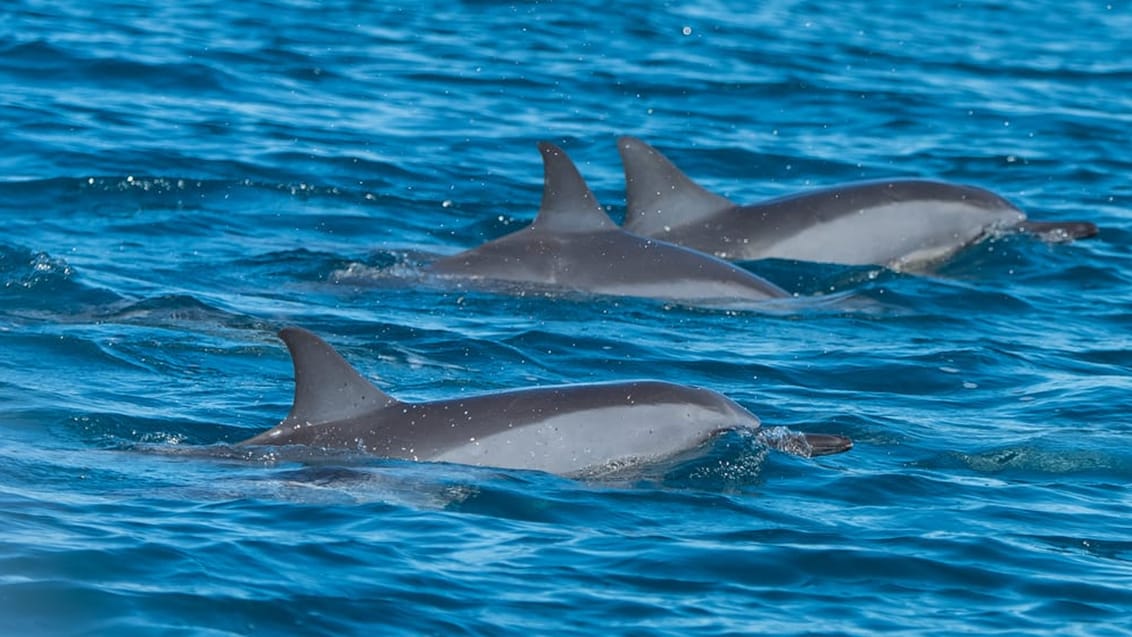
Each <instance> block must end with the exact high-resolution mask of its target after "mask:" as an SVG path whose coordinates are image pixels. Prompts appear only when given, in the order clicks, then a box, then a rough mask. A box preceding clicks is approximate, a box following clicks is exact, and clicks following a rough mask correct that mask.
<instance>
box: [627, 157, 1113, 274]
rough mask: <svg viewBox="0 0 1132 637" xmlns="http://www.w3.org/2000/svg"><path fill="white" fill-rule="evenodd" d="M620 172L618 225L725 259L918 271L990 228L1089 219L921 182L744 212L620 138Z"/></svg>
mask: <svg viewBox="0 0 1132 637" xmlns="http://www.w3.org/2000/svg"><path fill="white" fill-rule="evenodd" d="M617 149H618V151H619V152H620V153H621V161H622V164H623V165H624V167H625V190H626V199H627V210H626V213H625V223H624V224H623V225H624V228H625V229H626V230H628V231H629V232H633V233H636V234H640V235H643V236H648V237H656V238H658V239H663V240H665V241H671V242H673V243H677V244H680V245H685V246H688V247H691V248H695V249H697V250H703V251H704V252H708V253H711V254H714V255H716V256H718V257H721V258H724V259H731V260H737V261H742V260H754V259H767V258H779V259H793V260H798V261H820V262H825V263H842V264H846V265H869V264H875V265H885V266H889V267H892V268H894V269H916V268H918V267H923V266H925V265H929V264H932V263H935V262H938V261H942V260H943V259H946V258H948V257H950V256H951V255H952V254H954V253H955V252H957V251H959V250H960V249H961V248H963V247H965V246H968V245H970V244H972V243H975V242H977V241H979V240H981V239H983V238H984V237H987V236H990V235H992V234H994V233H996V232H1002V231H1007V230H1016V231H1022V232H1028V233H1031V234H1038V235H1042V236H1043V237H1045V238H1047V239H1049V240H1053V241H1066V240H1070V239H1079V238H1084V237H1091V236H1093V235H1095V234H1097V227H1096V226H1095V225H1093V224H1092V223H1089V222H1085V221H1079V222H1072V221H1070V222H1036V221H1027V220H1026V215H1025V213H1023V212H1022V211H1021V210H1019V209H1018V208H1016V207H1014V206H1013V205H1011V204H1010V203H1009V202H1007V201H1006V200H1005V199H1003V198H1002V197H999V196H998V195H996V194H994V193H992V192H990V191H988V190H984V189H982V188H975V187H972V186H961V185H956V184H948V183H943V182H938V181H926V180H919V179H889V180H882V181H867V182H856V183H850V184H845V185H841V186H833V187H829V188H824V189H820V190H814V191H811V192H804V193H799V194H794V195H787V196H784V197H778V198H775V199H770V200H768V201H764V202H761V203H757V204H751V205H746V206H740V205H737V204H735V203H734V202H732V201H730V200H728V199H726V198H724V197H721V196H719V195H717V194H714V193H712V192H709V191H707V190H705V189H704V188H702V187H700V186H699V185H697V184H696V183H694V182H693V181H692V180H691V179H689V178H688V176H687V175H685V174H684V173H683V172H682V171H681V170H680V169H679V168H677V167H676V166H675V165H674V164H673V163H672V162H671V161H669V160H668V158H666V157H665V156H664V155H662V154H661V153H660V152H659V151H657V150H656V149H655V148H653V147H652V146H649V145H648V144H646V143H645V142H643V141H641V140H639V139H636V138H635V137H629V136H625V137H622V138H620V139H619V140H618V143H617Z"/></svg>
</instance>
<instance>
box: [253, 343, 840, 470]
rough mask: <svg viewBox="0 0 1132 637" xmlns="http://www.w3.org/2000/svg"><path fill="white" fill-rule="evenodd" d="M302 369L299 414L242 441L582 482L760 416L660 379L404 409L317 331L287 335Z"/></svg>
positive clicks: (815, 445)
mask: <svg viewBox="0 0 1132 637" xmlns="http://www.w3.org/2000/svg"><path fill="white" fill-rule="evenodd" d="M279 337H280V338H282V339H283V342H284V343H286V344H287V348H288V349H289V350H290V352H291V358H292V362H293V363H294V366H295V399H294V404H293V405H292V407H291V412H290V413H289V414H288V415H287V417H286V418H285V419H284V420H283V421H282V422H281V423H279V425H278V426H276V427H275V428H273V429H270V430H269V431H266V432H264V433H262V434H260V435H258V436H255V437H254V438H251V439H249V440H245V441H244V442H241V443H239V444H241V445H295V444H298V445H311V446H315V447H323V448H336V449H357V450H361V451H365V452H368V453H373V454H376V455H379V456H385V457H390V458H402V459H409V460H423V461H438V462H456V463H462V464H471V465H483V466H494V467H502V468H513V469H536V470H540V471H547V472H551V473H559V474H574V473H578V472H581V471H583V470H585V469H588V468H599V467H602V466H605V465H608V464H609V463H613V462H624V461H647V460H654V459H661V458H664V457H667V456H671V455H674V454H676V453H678V452H681V451H685V450H688V449H693V448H695V447H697V446H699V445H701V444H703V443H704V442H706V441H707V440H708V439H709V438H710V437H711V436H712V435H714V434H716V433H718V432H720V431H724V430H732V429H752V430H753V429H757V428H758V427H759V419H758V418H757V417H756V416H755V415H754V414H752V413H751V412H749V411H747V410H746V409H744V408H743V407H741V406H740V405H739V404H737V403H735V402H734V401H732V400H731V399H729V398H727V397H725V396H723V395H721V394H718V393H716V392H713V391H710V390H707V389H699V388H693V387H685V386H682V385H674V384H671V383H662V382H656V381H639V382H621V383H605V384H591V385H564V386H557V387H540V388H532V389H519V390H514V391H506V392H501V393H495V394H484V395H478V396H468V397H464V398H454V399H450V400H437V401H431V402H423V403H408V402H402V401H399V400H397V399H396V398H393V397H392V396H390V395H388V394H386V393H385V392H383V391H381V390H380V389H378V388H377V387H374V386H373V385H372V384H371V383H370V382H369V381H367V380H366V379H364V378H362V377H361V375H360V374H358V372H357V371H356V370H355V369H354V368H353V367H351V366H350V364H349V363H347V362H346V361H345V359H343V358H342V357H341V356H340V355H339V354H338V352H336V351H334V349H333V348H332V347H331V346H330V345H328V344H327V343H326V342H325V341H323V340H322V339H320V338H319V337H318V336H315V335H314V334H312V333H311V332H308V331H306V330H303V329H300V328H296V327H289V328H285V329H283V330H282V331H281V332H279ZM802 435H803V436H804V437H805V441H806V442H807V443H808V446H809V448H810V451H809V455H825V454H831V453H838V452H841V451H846V450H848V449H849V448H850V447H852V446H853V443H852V442H851V441H850V440H849V439H848V438H844V437H841V436H834V435H826V434H802Z"/></svg>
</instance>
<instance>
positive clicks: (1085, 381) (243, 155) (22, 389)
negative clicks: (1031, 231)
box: [0, 0, 1132, 636]
mask: <svg viewBox="0 0 1132 637" xmlns="http://www.w3.org/2000/svg"><path fill="white" fill-rule="evenodd" d="M0 17H2V18H3V19H2V21H0V24H2V25H3V26H2V27H0V33H2V34H3V35H2V37H0V89H2V90H0V113H2V114H3V126H0V148H3V149H4V152H3V153H0V219H2V223H3V231H2V233H0V282H2V286H0V521H2V532H0V634H4V635H130V634H139V635H142V634H144V635H154V634H166V635H209V636H219V635H246V634H336V635H352V634H359V635H360V634H366V635H372V634H381V635H398V634H400V635H424V634H435V635H504V634H539V635H593V634H603V635H741V634H782V635H802V634H806V635H814V634H822V635H871V634H877V633H890V634H901V635H939V634H955V633H975V634H984V635H987V634H996V635H1008V634H1009V635H1017V634H1057V635H1071V634H1076V635H1122V634H1132V620H1130V619H1129V618H1130V617H1132V522H1130V521H1129V520H1130V519H1132V515H1130V514H1132V495H1130V491H1129V489H1128V484H1129V482H1130V481H1132V449H1130V446H1129V442H1128V441H1129V440H1130V439H1132V420H1130V417H1129V414H1130V413H1132V253H1130V251H1129V247H1128V246H1129V245H1130V243H1132V213H1130V212H1129V208H1130V202H1132V185H1130V182H1129V179H1128V175H1129V174H1130V173H1132V143H1130V141H1132V138H1130V135H1129V130H1130V129H1132V90H1129V89H1130V88H1132V38H1129V37H1128V34H1129V33H1132V6H1129V5H1128V4H1127V3H1105V2H1086V1H1071V2H1053V1H1052V0H1035V1H1032V2H1018V1H1014V0H974V1H964V2H958V3H936V4H923V3H921V4H916V3H908V2H897V1H894V0H881V1H880V2H864V1H860V0H844V1H842V2H836V3H834V2H819V1H816V0H796V1H795V0H769V1H767V2H763V3H759V4H757V5H752V4H747V3H741V2H728V1H718V0H717V1H712V0H704V1H695V2H684V3H679V2H669V3H652V2H637V1H636V0H628V1H627V2H622V3H618V4H615V5H608V4H605V3H599V2H593V1H591V0H579V1H575V2H514V3H508V2H487V1H483V0H465V1H463V2H457V1H440V0H422V1H419V2H414V3H368V2H356V1H347V0H331V1H327V2H312V1H306V0H291V1H278V2H266V1H249V2H240V3H230V2H214V1H209V0H196V1H193V2H186V3H169V4H166V3H145V2H139V1H138V0H86V1H84V2H78V1H76V0H59V1H54V2H44V1H41V0H12V1H11V2H7V3H5V4H4V5H3V7H2V8H0ZM625 134H628V135H634V136H637V137H640V138H642V139H644V140H645V141H647V142H649V143H650V144H653V145H655V146H656V147H657V148H659V149H661V150H662V151H663V152H664V153H665V154H666V155H667V156H668V157H670V158H671V159H672V160H673V161H674V162H675V163H677V164H678V165H679V166H680V167H681V168H683V169H684V170H685V171H686V172H687V173H688V174H689V175H690V176H692V177H693V178H694V179H696V180H697V181H698V182H699V183H700V184H701V185H703V186H704V187H706V188H708V189H709V190H712V191H713V192H718V193H720V194H723V195H725V196H727V197H729V198H731V199H733V200H735V201H739V202H744V203H749V202H755V201H759V200H762V199H766V198H770V197H774V196H779V195H785V194H789V193H794V192H800V191H804V190H807V189H812V188H817V187H824V186H831V185H836V184H839V183H843V182H848V181H856V180H863V179H878V178H888V177H915V178H930V179H941V180H947V181H952V182H957V183H964V184H971V185H976V186H979V187H982V188H987V189H990V190H992V191H994V192H996V193H998V194H1000V195H1002V196H1003V197H1005V198H1007V199H1008V200H1010V201H1011V202H1013V203H1014V204H1016V205H1018V206H1019V207H1020V208H1022V209H1024V210H1026V211H1027V212H1028V214H1029V215H1030V217H1031V218H1033V219H1037V220H1049V221H1054V220H1061V221H1064V220H1078V219H1082V220H1088V221H1092V222H1094V223H1096V224H1097V225H1098V226H1099V227H1100V234H1099V236H1097V237H1096V238H1093V239H1088V240H1082V241H1078V242H1074V243H1061V244H1053V243H1047V242H1043V241H1040V240H1036V239H1034V238H1031V237H1025V236H1005V237H1001V238H996V239H993V240H989V241H986V242H983V243H980V244H978V245H976V246H973V247H970V248H968V249H966V250H964V251H963V252H961V253H960V254H958V255H956V256H955V257H954V258H953V259H951V260H950V261H948V262H947V263H945V264H943V265H940V266H939V267H936V268H933V269H932V270H930V271H929V272H927V273H923V274H911V273H900V272H894V271H891V270H888V269H886V268H883V267H879V266H853V267H847V266H837V265H829V264H816V263H803V262H794V261H786V260H767V261H756V262H747V263H742V264H741V265H742V267H744V268H746V269H748V270H750V271H752V272H755V273H757V274H759V275H761V276H763V277H765V278H767V279H769V280H771V281H773V282H775V283H776V284H778V285H780V286H782V287H783V288H785V289H787V290H788V291H790V292H791V293H793V294H795V295H796V296H797V298H793V299H789V300H788V301H787V302H786V303H785V305H784V306H783V307H777V308H776V310H775V311H773V312H762V311H758V310H749V311H748V310H734V309H713V308H698V307H688V306H685V305H681V304H675V303H670V302H665V301H655V300H650V299H632V298H618V297H607V296H585V295H565V296H554V295H549V296H548V295H545V294H528V295H505V294H500V293H498V292H493V291H490V290H479V291H477V290H456V289H451V288H444V287H438V286H433V285H428V284H427V281H424V280H423V279H422V278H421V277H420V276H417V275H416V274H414V273H418V271H419V267H418V264H419V263H420V262H421V261H422V259H426V258H427V257H428V255H436V254H453V253H455V252H458V251H460V250H463V249H466V248H469V247H473V246H475V245H478V244H480V243H482V242H484V241H487V240H490V239H493V238H495V237H498V236H501V235H503V234H505V233H507V232H510V231H512V230H515V229H518V228H521V227H523V226H524V225H525V224H527V223H529V222H530V221H531V220H532V219H533V218H534V214H535V212H536V211H537V210H538V207H539V201H540V197H541V194H542V167H541V163H540V159H539V154H538V152H537V150H536V147H535V144H536V142H538V141H539V140H549V141H551V142H553V143H555V144H558V145H560V146H562V147H563V148H564V149H565V150H566V152H568V153H569V154H570V156H571V157H573V158H574V160H575V161H576V162H577V164H578V167H579V170H580V172H581V173H582V174H583V175H584V177H585V178H586V180H587V182H588V183H589V185H590V187H591V188H592V189H593V191H594V193H595V195H596V196H597V198H598V199H599V200H600V201H601V202H602V203H603V204H604V205H605V207H606V208H607V209H608V211H609V212H610V214H611V215H612V216H613V217H614V218H617V219H620V217H621V216H623V215H624V211H625V198H624V177H623V174H622V171H621V164H620V161H619V159H618V156H617V149H616V141H615V140H616V139H617V137H618V136H619V135H625ZM287 325H297V326H301V327H304V328H307V329H309V330H312V331H314V332H315V333H317V334H319V335H321V336H322V337H324V338H325V339H326V340H327V341H329V342H330V343H331V344H332V345H334V347H336V348H337V349H338V350H339V351H340V352H341V353H342V355H343V356H344V357H345V358H346V359H347V360H349V361H350V362H351V363H352V364H353V365H355V366H356V367H357V368H358V370H359V371H360V372H361V373H362V374H363V375H365V376H366V377H367V378H371V379H374V381H375V382H376V383H377V384H378V385H380V386H381V387H382V388H384V389H385V390H387V391H389V392H390V393H392V394H393V395H395V396H397V397H399V398H402V399H405V400H430V399H439V398H448V397H453V396H458V395H465V394H473V393H480V392H492V391H502V390H506V389H512V388H517V387H526V386H534V385H552V384H561V383H582V382H606V381H618V380H630V379H645V378H647V379H655V380H663V381H669V382H676V383H683V384H688V385H696V386H702V387H708V388H711V389H714V390H717V391H719V392H721V393H723V394H726V395H727V396H729V397H731V398H733V399H734V400H736V401H737V402H739V403H741V404H742V405H744V406H745V407H747V408H748V409H750V410H751V411H752V412H754V413H756V414H758V416H759V417H760V418H761V419H762V421H763V424H764V426H765V427H783V428H786V429H788V430H790V431H815V432H822V433H834V434H843V435H846V436H849V437H851V438H852V439H853V440H854V443H855V446H854V448H853V449H852V450H850V451H849V452H847V453H844V454H840V455H835V456H826V457H820V458H804V457H799V456H793V455H789V454H784V453H780V452H777V451H774V450H770V449H767V448H766V447H765V446H764V445H762V444H761V443H760V442H759V441H758V440H757V439H755V438H753V437H751V436H744V435H740V434H738V433H736V434H729V435H725V436H723V437H721V438H720V439H719V440H716V441H715V442H714V443H713V444H712V445H710V447H709V448H707V449H704V450H703V453H701V454H700V455H698V456H696V457H693V458H681V459H679V460H673V461H670V462H666V463H658V464H655V465H650V466H648V467H642V468H640V469H639V470H637V471H634V472H629V473H627V474H620V475H617V476H615V477H606V478H600V479H574V478H570V477H562V476H555V475H549V474H544V473H539V472H534V471H520V470H504V469H494V468H474V467H467V466H461V465H455V464H439V463H432V464H430V463H414V462H410V461H400V460H389V459H381V458H371V457H359V456H358V455H356V454H355V455H349V454H347V455H342V454H318V453H312V454H310V455H309V456H308V457H297V458H292V457H276V456H271V455H264V456H255V457H248V456H245V455H241V454H238V453H223V450H225V449H229V447H227V445H228V444H230V443H234V442H237V441H240V440H243V439H245V438H248V437H251V436H253V435H255V434H257V433H260V432H262V431H264V430H266V429H268V428H270V427H272V426H274V425H275V424H276V423H278V422H279V420H280V419H281V418H283V417H284V416H285V415H286V413H287V410H288V408H289V406H290V404H291V398H292V390H293V385H292V382H293V375H292V368H291V363H290V358H289V356H288V354H287V350H286V348H285V347H284V346H283V344H282V343H281V342H280V341H279V340H278V339H277V338H276V336H275V333H276V331H278V330H279V329H280V328H282V327H284V326H287ZM201 450H204V452H205V453H201Z"/></svg>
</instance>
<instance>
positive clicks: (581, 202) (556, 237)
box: [427, 142, 789, 304]
mask: <svg viewBox="0 0 1132 637" xmlns="http://www.w3.org/2000/svg"><path fill="white" fill-rule="evenodd" d="M538 148H539V151H540V152H541V153H542V159H543V173H544V186H543V193H542V206H541V207H540V209H539V212H538V216H537V217H535V220H534V222H533V223H531V225H529V226H527V227H526V228H523V229H522V230H518V231H516V232H513V233H511V234H509V235H506V236H504V237H501V238H499V239H496V240H494V241H490V242H488V243H485V244H483V245H481V246H479V247H478V248H474V249H471V250H467V251H465V252H461V253H459V254H456V255H453V256H450V257H446V258H442V259H439V260H437V261H435V262H433V263H432V264H431V265H430V266H429V267H428V268H427V269H428V271H430V272H433V273H435V274H440V275H444V276H447V277H452V278H457V279H467V280H472V281H475V282H479V283H480V284H481V285H482V284H491V283H495V284H499V283H511V284H515V283H518V284H527V285H538V286H546V287H549V288H552V289H561V290H568V291H575V292H588V293H596V294H610V295H618V296H639V297H648V298H656V299H668V300H673V301H685V302H690V303H696V304H735V303H742V302H747V301H763V300H766V299H770V298H777V297H785V296H789V294H788V293H787V292H786V291H784V290H783V289H781V288H779V287H778V286H776V285H774V284H772V283H770V282H768V281H766V280H764V279H761V278H759V277H757V276H755V275H754V274H751V273H750V272H747V271H746V270H743V269H742V268H738V267H736V266H734V265H732V264H730V263H727V262H726V261H722V260H720V259H718V258H716V257H713V256H710V255H707V254H702V253H700V252H697V251H695V250H691V249H688V248H684V247H681V246H677V245H673V244H670V243H666V242H664V241H658V240H656V239H648V238H644V237H638V236H636V235H633V234H630V233H628V232H625V231H624V230H622V229H621V228H618V227H617V224H615V223H614V222H613V220H612V219H610V218H609V215H607V214H606V213H605V211H604V210H602V208H601V206H600V205H599V204H598V202H597V199H596V198H595V197H594V195H593V193H592V192H590V189H589V187H588V186H586V183H585V181H583V180H582V176H581V175H580V174H578V169H577V168H576V167H575V166H574V163H573V162H572V161H570V158H569V157H567V156H566V153H564V152H563V151H562V150H561V149H560V148H558V147H557V146H554V145H553V144H550V143H547V142H540V143H539V145H538Z"/></svg>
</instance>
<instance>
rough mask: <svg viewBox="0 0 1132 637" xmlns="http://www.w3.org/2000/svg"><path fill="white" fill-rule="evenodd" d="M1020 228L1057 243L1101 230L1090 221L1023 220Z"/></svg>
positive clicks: (1083, 237)
mask: <svg viewBox="0 0 1132 637" xmlns="http://www.w3.org/2000/svg"><path fill="white" fill-rule="evenodd" d="M1018 229H1019V230H1021V231H1022V232H1025V233H1026V234H1032V235H1035V236H1037V237H1041V238H1042V239H1044V240H1046V241H1052V242H1055V243H1063V242H1066V241H1073V240H1074V239H1088V238H1089V237H1095V236H1097V233H1098V232H1099V230H1098V229H1097V225H1096V224H1095V223H1091V222H1089V221H1023V222H1022V223H1020V224H1019V225H1018Z"/></svg>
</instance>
